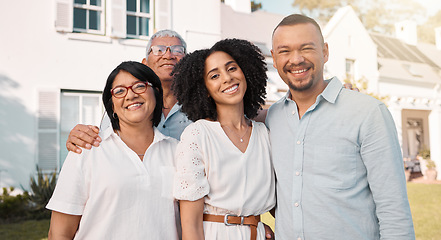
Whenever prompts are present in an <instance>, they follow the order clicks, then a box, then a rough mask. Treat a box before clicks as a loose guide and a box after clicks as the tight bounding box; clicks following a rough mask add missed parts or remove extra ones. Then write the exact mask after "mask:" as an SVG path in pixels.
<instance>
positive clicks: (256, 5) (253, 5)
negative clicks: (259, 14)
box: [251, 1, 262, 12]
mask: <svg viewBox="0 0 441 240" xmlns="http://www.w3.org/2000/svg"><path fill="white" fill-rule="evenodd" d="M261 8H262V3H256V2H255V1H251V11H252V12H254V11H257V10H259V9H261Z"/></svg>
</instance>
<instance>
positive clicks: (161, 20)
mask: <svg viewBox="0 0 441 240" xmlns="http://www.w3.org/2000/svg"><path fill="white" fill-rule="evenodd" d="M155 3H156V7H155V10H156V16H155V20H156V26H155V30H158V31H159V30H163V29H170V28H171V21H170V18H171V3H170V0H156V1H155Z"/></svg>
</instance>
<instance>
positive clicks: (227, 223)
mask: <svg viewBox="0 0 441 240" xmlns="http://www.w3.org/2000/svg"><path fill="white" fill-rule="evenodd" d="M229 216H231V217H238V216H237V215H234V214H225V217H224V224H225V225H227V226H234V225H243V221H244V217H240V224H237V223H229V222H228V217H229Z"/></svg>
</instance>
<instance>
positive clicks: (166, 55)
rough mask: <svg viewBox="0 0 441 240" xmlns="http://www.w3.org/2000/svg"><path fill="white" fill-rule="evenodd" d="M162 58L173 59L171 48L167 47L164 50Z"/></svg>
mask: <svg viewBox="0 0 441 240" xmlns="http://www.w3.org/2000/svg"><path fill="white" fill-rule="evenodd" d="M162 57H163V58H167V59H171V58H174V57H175V55H173V54H172V52H171V48H170V47H167V48H166V49H165V53H164V55H162Z"/></svg>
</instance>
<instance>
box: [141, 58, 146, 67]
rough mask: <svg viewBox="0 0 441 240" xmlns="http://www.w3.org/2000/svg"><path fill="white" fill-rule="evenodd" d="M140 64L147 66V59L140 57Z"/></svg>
mask: <svg viewBox="0 0 441 240" xmlns="http://www.w3.org/2000/svg"><path fill="white" fill-rule="evenodd" d="M142 64H144V65H146V66H147V59H146V58H143V59H142Z"/></svg>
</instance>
